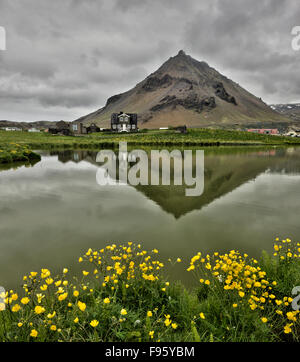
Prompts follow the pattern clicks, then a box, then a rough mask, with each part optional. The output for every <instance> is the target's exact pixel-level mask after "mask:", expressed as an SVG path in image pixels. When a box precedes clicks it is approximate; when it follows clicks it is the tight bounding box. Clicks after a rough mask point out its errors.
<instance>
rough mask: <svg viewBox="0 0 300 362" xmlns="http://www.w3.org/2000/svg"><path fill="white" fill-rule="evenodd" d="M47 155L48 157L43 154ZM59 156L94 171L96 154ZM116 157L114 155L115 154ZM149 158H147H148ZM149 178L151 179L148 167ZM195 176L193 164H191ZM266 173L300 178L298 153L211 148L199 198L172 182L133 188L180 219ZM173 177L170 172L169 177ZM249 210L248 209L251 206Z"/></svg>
mask: <svg viewBox="0 0 300 362" xmlns="http://www.w3.org/2000/svg"><path fill="white" fill-rule="evenodd" d="M46 154H47V153H46ZM51 154H52V155H58V160H59V161H60V162H62V163H67V162H70V161H72V162H75V163H79V162H82V161H86V162H89V163H91V164H93V165H95V166H96V167H99V163H98V162H96V158H97V152H95V151H88V150H77V151H73V150H64V151H52V152H51ZM116 157H117V153H116ZM149 158H150V154H149ZM148 166H149V175H151V166H150V162H149V164H148ZM192 167H193V174H195V172H196V171H195V168H196V165H195V162H194V163H193V166H192ZM265 172H268V173H275V174H286V175H289V174H290V175H299V174H300V150H299V149H298V148H297V147H295V148H291V147H290V148H286V149H280V148H279V149H274V148H273V149H266V148H261V149H259V148H252V149H251V148H250V149H242V150H241V149H239V148H238V149H237V148H230V147H229V148H228V147H226V148H221V149H214V148H211V149H209V150H207V151H205V171H204V192H203V194H202V195H201V196H197V197H187V196H186V195H185V190H186V188H187V186H186V185H185V184H184V185H179V186H178V185H174V184H173V181H172V180H173V179H172V178H171V185H169V186H161V185H159V186H154V185H150V184H149V185H137V186H133V187H135V188H136V190H138V191H139V192H141V193H143V194H144V195H145V196H146V197H147V198H148V199H150V200H152V201H154V202H155V203H156V204H157V205H159V206H160V207H161V208H162V209H163V210H164V211H166V212H167V213H169V214H172V215H173V216H174V217H175V218H177V219H178V218H180V217H182V216H184V215H186V214H187V213H189V212H192V211H194V210H200V209H202V208H203V207H205V206H207V205H210V204H211V203H212V202H214V201H215V200H217V199H219V198H221V197H223V196H225V195H227V194H228V193H230V192H232V191H234V190H235V189H237V188H238V187H240V186H242V185H244V184H246V183H248V182H249V181H251V180H254V179H255V178H256V177H258V176H259V175H261V174H264V173H265ZM173 174H174V170H173V168H172V169H171V175H173ZM250 206H251V205H250Z"/></svg>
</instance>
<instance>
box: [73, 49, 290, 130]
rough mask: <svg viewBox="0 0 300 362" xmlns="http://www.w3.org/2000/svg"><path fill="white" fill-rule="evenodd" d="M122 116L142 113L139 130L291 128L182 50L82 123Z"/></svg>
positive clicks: (243, 90)
mask: <svg viewBox="0 0 300 362" xmlns="http://www.w3.org/2000/svg"><path fill="white" fill-rule="evenodd" d="M119 111H124V112H135V113H138V115H139V127H140V128H157V127H163V126H165V127H166V126H176V125H182V124H186V125H188V126H190V127H207V126H215V127H216V126H219V127H232V126H242V127H243V126H250V125H257V124H259V125H261V126H266V125H269V126H270V125H271V124H273V123H274V124H277V125H280V124H282V125H283V126H285V125H286V124H287V123H288V119H287V118H285V117H284V116H282V115H280V114H278V113H277V112H275V111H273V110H272V109H271V108H270V107H269V106H267V105H266V104H265V103H264V102H262V100H261V99H259V98H257V97H255V96H253V95H252V94H250V93H249V92H247V91H246V90H245V89H243V88H242V87H240V86H239V85H238V84H237V83H234V82H233V81H231V80H230V79H228V78H226V77H224V76H223V75H222V74H220V73H218V72H217V71H216V70H215V69H213V68H211V67H210V66H209V65H208V64H207V63H205V62H199V61H197V60H195V59H193V58H192V57H190V56H189V55H186V54H185V53H184V52H183V51H182V50H181V51H180V52H179V53H178V54H177V55H176V56H175V57H171V58H170V59H169V60H167V61H166V62H165V63H164V64H163V65H162V66H161V67H160V68H159V69H158V70H157V71H156V72H154V73H152V74H150V75H149V76H148V77H147V78H146V79H145V80H143V81H142V82H140V83H138V84H137V85H136V86H135V87H134V88H132V89H131V90H129V91H127V92H125V93H122V94H117V95H114V96H112V97H110V98H109V99H108V100H107V103H106V105H105V107H103V108H101V109H99V110H98V111H96V112H93V113H91V114H89V115H87V116H84V117H81V118H79V120H81V121H82V122H83V123H90V122H96V123H98V124H99V125H102V127H107V126H109V121H110V115H111V113H113V112H119ZM77 121H78V120H77Z"/></svg>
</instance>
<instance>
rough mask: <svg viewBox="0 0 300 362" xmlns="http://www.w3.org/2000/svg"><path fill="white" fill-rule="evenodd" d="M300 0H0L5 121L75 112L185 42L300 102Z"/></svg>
mask: <svg viewBox="0 0 300 362" xmlns="http://www.w3.org/2000/svg"><path fill="white" fill-rule="evenodd" d="M297 25H299V26H300V4H299V0H251V1H250V0H209V1H208V0H204V1H203V0H22V1H21V0H0V26H3V27H5V29H6V34H7V50H6V51H1V50H0V120H1V119H10V120H18V121H36V120H55V121H56V120H60V119H64V120H74V119H76V118H78V117H80V116H82V115H84V114H87V113H90V112H92V111H94V110H96V109H98V108H101V107H102V106H103V105H104V104H105V102H106V99H107V98H108V97H110V96H111V95H114V94H117V93H120V92H123V91H126V90H128V89H130V88H132V87H133V86H134V85H135V84H136V83H138V82H139V81H141V80H142V79H144V78H145V77H146V76H147V75H148V74H149V73H151V72H153V71H154V70H156V69H157V68H158V67H159V66H160V65H161V64H162V62H164V61H165V60H167V59H168V58H169V57H170V56H173V55H175V54H177V53H178V51H179V50H180V49H183V50H185V52H186V53H187V54H190V55H191V56H193V57H194V58H196V59H198V60H204V61H206V62H207V63H208V64H209V65H211V66H212V67H214V68H216V69H217V70H218V71H220V72H221V73H223V74H224V75H226V76H228V77H229V78H231V79H232V80H234V81H236V82H238V83H239V84H240V85H241V86H243V87H244V88H246V89H247V90H249V91H250V92H252V93H253V94H255V95H256V96H258V97H262V98H263V100H264V101H266V102H267V103H289V102H291V103H292V102H300V92H299V91H300V69H299V66H300V51H298V52H297V51H294V50H293V49H292V47H291V41H292V37H293V36H292V35H291V30H292V28H293V27H294V26H297Z"/></svg>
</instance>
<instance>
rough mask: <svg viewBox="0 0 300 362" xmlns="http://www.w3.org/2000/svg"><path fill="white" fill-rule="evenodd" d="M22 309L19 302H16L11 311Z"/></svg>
mask: <svg viewBox="0 0 300 362" xmlns="http://www.w3.org/2000/svg"><path fill="white" fill-rule="evenodd" d="M20 309H21V307H20V306H19V304H15V305H14V306H13V307H12V308H11V311H12V312H14V313H16V312H18V311H19V310H20Z"/></svg>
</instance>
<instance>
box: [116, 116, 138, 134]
mask: <svg viewBox="0 0 300 362" xmlns="http://www.w3.org/2000/svg"><path fill="white" fill-rule="evenodd" d="M137 118H138V117H137V114H136V113H124V112H120V113H113V114H112V115H111V130H112V131H113V132H136V131H137V130H138V127H137V120H138V119H137Z"/></svg>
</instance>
